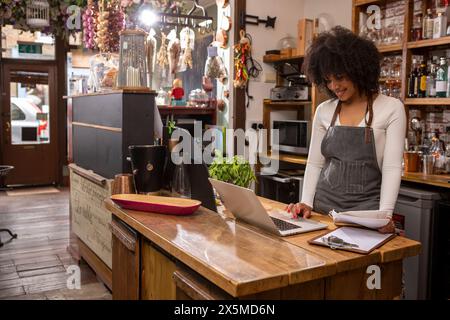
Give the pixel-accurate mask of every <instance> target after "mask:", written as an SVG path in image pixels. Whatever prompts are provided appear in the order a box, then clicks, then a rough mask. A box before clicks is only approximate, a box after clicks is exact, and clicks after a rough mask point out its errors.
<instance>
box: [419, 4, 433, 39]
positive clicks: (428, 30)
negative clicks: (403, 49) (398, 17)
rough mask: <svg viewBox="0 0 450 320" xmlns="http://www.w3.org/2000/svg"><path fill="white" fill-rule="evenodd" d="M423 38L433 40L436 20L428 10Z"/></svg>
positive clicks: (424, 22)
mask: <svg viewBox="0 0 450 320" xmlns="http://www.w3.org/2000/svg"><path fill="white" fill-rule="evenodd" d="M423 26H424V28H423V31H422V36H423V38H424V39H433V29H434V18H433V14H432V11H431V9H427V14H426V16H425V18H424V19H423Z"/></svg>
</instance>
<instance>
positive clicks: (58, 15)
mask: <svg viewBox="0 0 450 320" xmlns="http://www.w3.org/2000/svg"><path fill="white" fill-rule="evenodd" d="M47 2H48V4H49V6H50V25H49V26H48V27H44V28H31V27H30V26H29V25H27V15H26V8H27V3H28V0H2V1H1V2H0V21H1V23H2V24H3V25H6V24H10V25H14V27H15V28H16V29H19V30H23V31H41V32H42V33H45V34H53V35H56V36H62V37H63V38H65V39H68V38H69V36H70V35H73V34H75V33H76V32H77V31H80V30H76V29H74V28H68V27H67V20H68V19H69V18H70V14H71V13H70V12H68V10H67V8H69V7H70V6H72V5H76V6H79V7H81V8H85V7H86V5H87V0H47Z"/></svg>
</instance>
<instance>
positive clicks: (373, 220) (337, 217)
mask: <svg viewBox="0 0 450 320" xmlns="http://www.w3.org/2000/svg"><path fill="white" fill-rule="evenodd" d="M330 217H331V218H333V221H334V223H337V224H339V223H345V224H354V225H359V226H363V227H366V228H370V229H379V228H382V227H384V226H386V225H387V224H388V223H389V220H390V215H389V213H388V212H387V211H380V210H367V211H344V212H336V211H334V210H332V211H331V212H330Z"/></svg>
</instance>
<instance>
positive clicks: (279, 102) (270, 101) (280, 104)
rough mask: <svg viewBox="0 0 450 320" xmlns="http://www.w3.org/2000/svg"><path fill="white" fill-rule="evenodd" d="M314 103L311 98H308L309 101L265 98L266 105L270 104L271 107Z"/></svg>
mask: <svg viewBox="0 0 450 320" xmlns="http://www.w3.org/2000/svg"><path fill="white" fill-rule="evenodd" d="M311 103H312V101H311V100H307V101H273V100H270V99H265V100H264V105H268V106H271V107H276V106H280V107H284V106H308V105H310V104H311Z"/></svg>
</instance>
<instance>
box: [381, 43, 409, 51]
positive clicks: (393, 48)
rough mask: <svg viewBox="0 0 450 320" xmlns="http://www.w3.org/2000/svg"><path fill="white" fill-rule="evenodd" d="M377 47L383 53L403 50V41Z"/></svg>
mask: <svg viewBox="0 0 450 320" xmlns="http://www.w3.org/2000/svg"><path fill="white" fill-rule="evenodd" d="M377 49H378V51H379V52H381V53H390V52H397V51H402V50H403V45H402V44H401V43H396V44H384V45H380V46H377Z"/></svg>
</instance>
